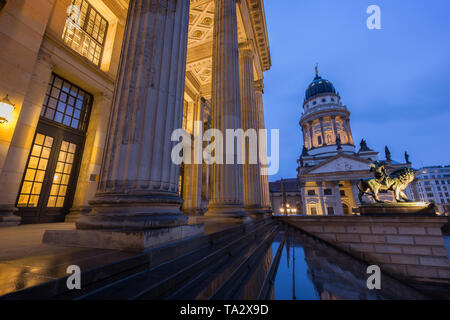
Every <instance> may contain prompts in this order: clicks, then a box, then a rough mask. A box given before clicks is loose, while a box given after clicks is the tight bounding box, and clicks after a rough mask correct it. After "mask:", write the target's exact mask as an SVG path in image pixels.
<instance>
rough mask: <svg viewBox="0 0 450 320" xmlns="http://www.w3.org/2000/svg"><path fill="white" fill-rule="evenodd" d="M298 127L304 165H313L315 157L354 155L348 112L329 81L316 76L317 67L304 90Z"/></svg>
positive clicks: (317, 74) (316, 159)
mask: <svg viewBox="0 0 450 320" xmlns="http://www.w3.org/2000/svg"><path fill="white" fill-rule="evenodd" d="M300 126H301V127H302V131H303V143H304V148H303V154H302V159H303V160H304V161H305V164H306V165H315V164H316V163H317V161H318V160H319V162H320V160H321V159H322V158H328V157H332V156H335V155H336V154H338V153H339V152H343V153H347V154H352V155H354V154H355V145H354V143H353V136H352V131H351V129H350V112H349V111H348V110H347V107H346V106H344V105H343V104H342V102H341V97H340V96H339V93H337V92H336V89H335V88H334V86H333V84H332V83H331V82H330V81H329V80H326V79H324V78H322V77H321V76H319V72H318V68H317V66H316V77H315V78H314V80H313V82H311V84H310V85H309V86H308V88H307V89H306V93H305V101H304V102H303V113H302V117H301V119H300ZM308 160H309V161H308ZM311 161H312V162H311Z"/></svg>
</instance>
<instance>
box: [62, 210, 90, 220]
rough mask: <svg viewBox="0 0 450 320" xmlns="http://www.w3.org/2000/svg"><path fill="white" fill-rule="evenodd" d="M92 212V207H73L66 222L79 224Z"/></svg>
mask: <svg viewBox="0 0 450 320" xmlns="http://www.w3.org/2000/svg"><path fill="white" fill-rule="evenodd" d="M91 210H92V207H91V206H79V207H72V208H71V209H70V211H69V214H68V215H67V216H66V218H65V220H64V222H77V221H78V219H80V217H81V216H84V215H87V214H88V213H89V212H91Z"/></svg>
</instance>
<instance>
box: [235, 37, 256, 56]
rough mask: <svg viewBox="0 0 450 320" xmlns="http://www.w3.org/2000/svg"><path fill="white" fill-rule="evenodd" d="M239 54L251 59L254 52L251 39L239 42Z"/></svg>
mask: <svg viewBox="0 0 450 320" xmlns="http://www.w3.org/2000/svg"><path fill="white" fill-rule="evenodd" d="M239 55H241V56H246V57H249V58H251V59H254V58H255V53H254V52H253V50H252V43H251V41H245V42H241V43H239Z"/></svg>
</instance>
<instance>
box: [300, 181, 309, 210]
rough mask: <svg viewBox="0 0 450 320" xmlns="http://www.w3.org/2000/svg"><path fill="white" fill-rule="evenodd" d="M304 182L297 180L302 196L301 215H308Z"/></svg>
mask: <svg viewBox="0 0 450 320" xmlns="http://www.w3.org/2000/svg"><path fill="white" fill-rule="evenodd" d="M305 187H306V183H305V182H299V188H300V195H301V197H302V209H303V212H302V215H305V216H306V215H308V208H307V206H306V188H305Z"/></svg>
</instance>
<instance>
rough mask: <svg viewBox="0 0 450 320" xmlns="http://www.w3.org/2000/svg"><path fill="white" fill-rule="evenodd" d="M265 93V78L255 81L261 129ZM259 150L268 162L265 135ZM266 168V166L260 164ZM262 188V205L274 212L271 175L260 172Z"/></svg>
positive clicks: (259, 142) (263, 126) (263, 122)
mask: <svg viewBox="0 0 450 320" xmlns="http://www.w3.org/2000/svg"><path fill="white" fill-rule="evenodd" d="M263 94H264V83H263V80H259V81H256V82H255V97H256V106H257V110H256V112H257V114H258V122H259V127H258V128H259V129H260V130H263V129H265V128H266V125H265V121H264V106H263ZM258 150H259V152H260V153H262V155H261V156H262V157H264V159H266V162H267V141H266V137H265V136H264V137H263V139H262V141H259V140H258ZM260 167H261V168H264V166H260ZM259 178H260V185H261V186H260V188H261V199H262V207H263V209H264V210H265V211H266V213H272V212H273V208H272V201H271V200H270V191H269V177H268V176H267V175H263V174H260V176H259Z"/></svg>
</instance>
